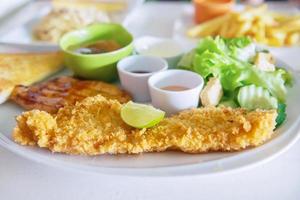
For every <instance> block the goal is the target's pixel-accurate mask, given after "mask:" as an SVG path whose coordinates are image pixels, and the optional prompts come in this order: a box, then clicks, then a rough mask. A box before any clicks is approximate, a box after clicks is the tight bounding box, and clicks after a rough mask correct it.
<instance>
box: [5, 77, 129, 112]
mask: <svg viewBox="0 0 300 200" xmlns="http://www.w3.org/2000/svg"><path fill="white" fill-rule="evenodd" d="M98 94H101V95H102V96H104V97H106V98H108V99H116V100H118V101H119V102H120V103H125V102H128V101H129V100H130V99H131V98H130V96H129V95H128V94H127V93H126V92H125V91H122V90H120V89H119V88H118V87H117V86H115V85H111V84H108V83H104V82H101V81H87V80H79V79H75V78H72V77H68V76H62V77H59V78H55V79H53V80H50V81H46V82H43V83H40V84H37V85H33V86H29V87H26V86H23V85H18V86H16V87H15V88H14V90H13V92H12V95H11V97H10V98H11V99H12V100H13V101H15V102H16V103H17V104H19V105H21V106H22V107H24V108H25V109H28V110H31V109H39V110H44V111H47V112H49V113H57V111H58V109H59V108H61V107H64V106H66V105H75V103H76V102H77V101H80V100H82V99H84V98H86V97H89V96H95V95H98Z"/></svg>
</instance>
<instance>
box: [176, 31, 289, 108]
mask: <svg viewBox="0 0 300 200" xmlns="http://www.w3.org/2000/svg"><path fill="white" fill-rule="evenodd" d="M249 47H250V48H249ZM247 48H249V49H250V50H249V49H248V50H247ZM247 51H249V52H247ZM253 53H255V48H253V43H252V41H251V40H250V39H249V38H245V37H244V38H235V39H223V38H221V37H216V38H215V39H213V38H212V37H207V38H204V39H202V40H200V41H199V43H198V46H197V47H196V48H195V49H194V50H193V51H191V52H190V53H188V54H186V55H185V56H184V57H183V58H182V60H181V61H180V62H179V66H181V67H182V68H184V69H188V70H191V71H194V72H196V73H198V74H200V75H201V76H202V77H203V78H204V79H206V81H207V80H208V78H209V77H211V76H213V77H218V78H219V79H220V81H221V84H222V87H223V90H224V92H225V93H227V94H229V93H234V92H235V91H237V90H238V89H239V88H240V87H243V86H246V85H255V86H258V87H262V88H264V89H266V90H267V91H268V92H269V93H270V94H271V95H272V96H273V97H275V98H276V99H277V100H278V101H279V102H281V103H284V102H285V97H286V93H287V89H286V84H287V83H289V82H291V80H292V78H291V76H290V74H289V73H288V72H287V71H286V70H284V69H280V68H279V69H276V71H274V72H266V71H261V70H259V69H258V68H256V67H255V66H253V64H252V63H250V62H249V59H250V58H251V56H252V54H253ZM236 97H237V96H236V95H231V96H230V98H229V99H227V101H236Z"/></svg>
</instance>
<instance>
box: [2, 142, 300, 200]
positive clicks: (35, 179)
mask: <svg viewBox="0 0 300 200" xmlns="http://www.w3.org/2000/svg"><path fill="white" fill-rule="evenodd" d="M0 199H1V200H17V199H22V200H27V199H30V200H41V199H42V200H52V199H58V200H59V199H63V200H69V199H70V200H77V199H82V200H94V199H95V200H96V199H97V200H100V199H101V200H108V199H113V200H119V199H120V200H121V199H124V200H167V199H170V200H177V199H178V200H188V199H209V200H213V199H217V200H227V199H228V200H235V199H243V200H253V199H255V200H260V199H262V200H266V199H272V200H281V199H282V200H299V199H300V141H299V142H298V143H296V144H295V145H294V146H293V147H292V148H291V149H290V150H289V151H288V152H286V153H284V154H282V155H281V156H280V157H278V158H276V159H274V160H272V161H271V162H269V163H267V164H264V165H260V166H258V167H255V168H252V169H248V170H246V171H242V172H235V173H229V174H224V175H215V176H209V177H197V176H193V177H183V178H137V177H119V176H107V175H94V174H87V173H81V172H75V171H65V170H61V169H56V168H52V167H48V166H45V165H41V164H38V163H34V162H32V161H29V160H25V159H23V158H21V157H19V156H17V155H15V154H13V153H10V152H8V151H6V150H5V149H3V148H0Z"/></svg>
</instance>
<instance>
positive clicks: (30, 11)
mask: <svg viewBox="0 0 300 200" xmlns="http://www.w3.org/2000/svg"><path fill="white" fill-rule="evenodd" d="M143 1H144V0H125V2H128V5H129V6H128V10H126V11H125V12H124V13H120V14H114V15H110V17H111V19H112V21H113V22H117V23H122V22H123V20H124V19H125V17H126V15H127V14H128V12H130V11H131V10H133V9H134V8H135V7H136V6H138V5H139V4H141V3H142V2H143ZM51 8H52V5H51V1H31V2H30V3H28V4H26V5H25V6H24V7H22V9H20V10H19V11H18V12H17V13H13V14H10V15H9V16H5V20H2V21H0V35H1V38H0V43H3V44H29V45H32V46H40V47H43V46H52V47H57V46H58V45H56V44H52V43H47V42H40V41H36V40H34V38H33V37H32V31H33V28H34V27H35V26H36V24H37V23H38V22H39V21H40V20H41V18H42V17H44V16H45V15H47V14H48V13H49V12H50V10H51Z"/></svg>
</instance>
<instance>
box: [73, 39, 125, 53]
mask: <svg viewBox="0 0 300 200" xmlns="http://www.w3.org/2000/svg"><path fill="white" fill-rule="evenodd" d="M121 47H122V46H121V45H120V44H119V43H117V42H116V41H114V40H100V41H97V42H95V43H92V44H89V45H86V46H80V47H78V46H70V47H69V48H68V50H70V51H73V52H75V53H79V54H99V53H108V52H112V51H115V50H118V49H120V48H121Z"/></svg>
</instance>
